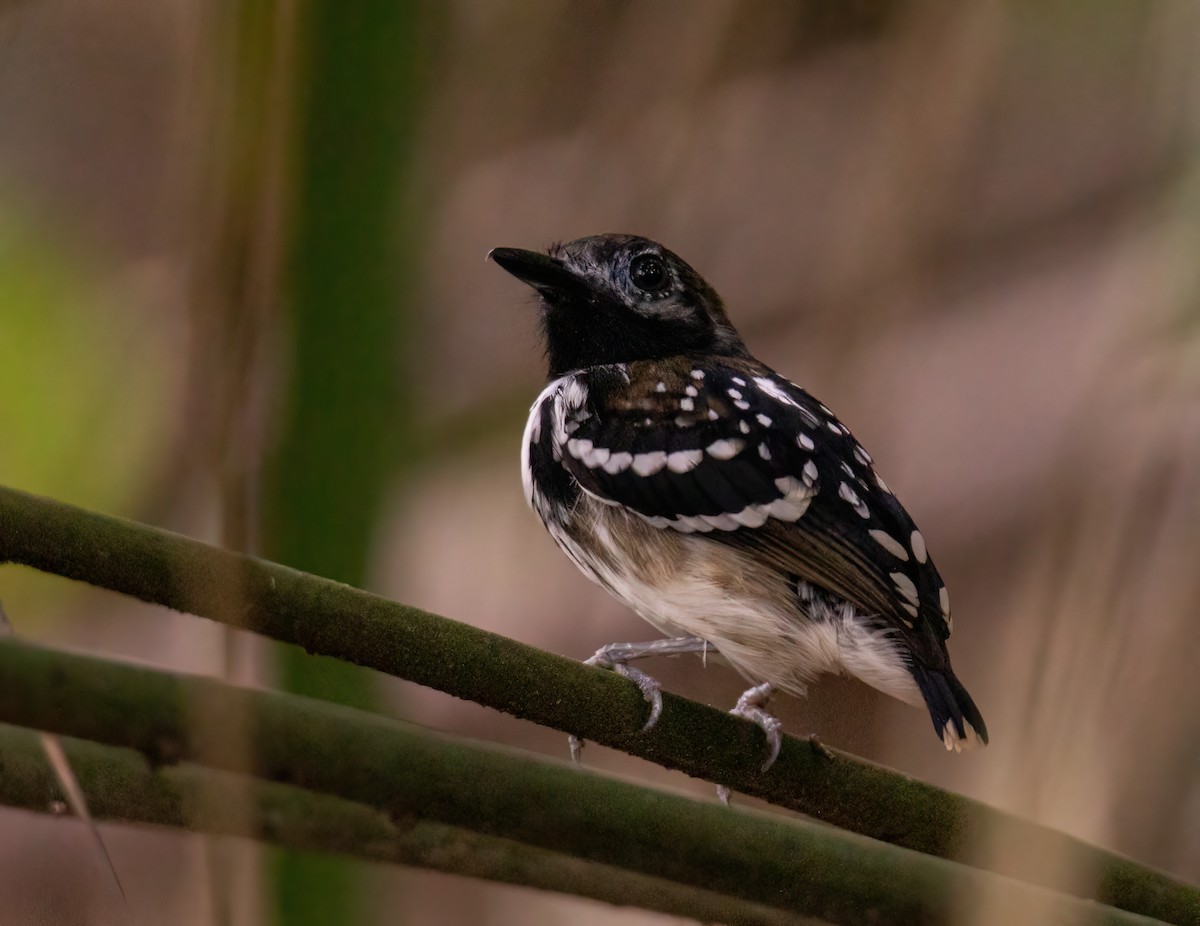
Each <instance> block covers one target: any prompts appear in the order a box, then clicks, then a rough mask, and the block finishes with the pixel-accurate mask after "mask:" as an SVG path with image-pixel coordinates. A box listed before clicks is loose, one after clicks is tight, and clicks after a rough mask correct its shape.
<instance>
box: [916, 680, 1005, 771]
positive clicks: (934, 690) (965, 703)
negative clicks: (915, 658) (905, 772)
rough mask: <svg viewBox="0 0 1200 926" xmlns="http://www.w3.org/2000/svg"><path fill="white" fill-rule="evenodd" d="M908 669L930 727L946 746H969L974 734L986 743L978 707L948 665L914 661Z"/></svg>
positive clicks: (985, 729) (983, 725) (956, 748)
mask: <svg viewBox="0 0 1200 926" xmlns="http://www.w3.org/2000/svg"><path fill="white" fill-rule="evenodd" d="M912 673H913V677H914V678H915V679H916V680H917V687H918V688H920V689H921V694H922V695H923V696H924V697H925V704H926V705H927V706H928V707H929V716H930V717H931V718H932V719H933V729H934V730H935V731H937V735H938V736H939V737H941V739H942V742H943V743H945V744H946V748H947V749H953V750H955V751H956V752H957V751H959V750H961V749H963V748H964V747H966V748H970V747H971V746H972V745H974V737H978V739H979V742H980V743H982V744H983V745H985V746H986V745H987V741H988V734H987V725H986V724H985V723H984V722H983V717H982V716H980V714H979V708H977V707H976V706H975V702H974V701H972V700H971V696H970V695H969V694H967V689H965V688H963V686H962V682H960V681H959V680H958V679H957V678H955V677H954V672H953V671H952V670H951V668H950V666H949V665H947V666H946V668H945V669H944V670H938V669H928V668H926V667H925V666H923V665H921V664H920V663H914V664H913V667H912Z"/></svg>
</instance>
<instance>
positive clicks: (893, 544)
mask: <svg viewBox="0 0 1200 926" xmlns="http://www.w3.org/2000/svg"><path fill="white" fill-rule="evenodd" d="M867 533H868V534H870V535H871V538H872V539H873V540H874V541H875V542H876V543H877V544H879V545H880V546H881V547H883V548H884V549H885V550H887V551H888V552H889V553H891V554H892V556H894V557H896V559H898V560H900V561H901V562H902V563H906V562H908V551H907V550H905V549H904V544H902V543H901V542H900V541H899V540H897V539H896V538H895V537H893V536H892V535H891V534H889V533H888V532H887V531H881V530H869V531H867Z"/></svg>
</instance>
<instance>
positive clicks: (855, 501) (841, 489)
mask: <svg viewBox="0 0 1200 926" xmlns="http://www.w3.org/2000/svg"><path fill="white" fill-rule="evenodd" d="M838 496H839V497H840V498H841V499H842V500H844V501H845V502H846V503H847V504H848V505H849V506H850V507H851V508H853V509H854V510H855V512H856V513H857V514H858V516H859V517H860V518H869V517H871V512H870V510H869V509H868V508H867V506H866V504H864V502H863V500H862V499H861V498H859V497H858V493H857V492H855V491H854V490H853V489H852V488H850V486H849V485H847V484H846V483H844V482H843V483H841V484H840V485H839V486H838Z"/></svg>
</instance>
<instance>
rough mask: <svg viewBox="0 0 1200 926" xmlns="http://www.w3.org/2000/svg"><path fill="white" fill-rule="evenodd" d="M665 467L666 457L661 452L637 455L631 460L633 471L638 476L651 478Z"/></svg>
mask: <svg viewBox="0 0 1200 926" xmlns="http://www.w3.org/2000/svg"><path fill="white" fill-rule="evenodd" d="M666 465H667V455H666V454H665V453H664V452H663V451H661V450H654V451H651V452H650V453H639V454H636V455H635V456H634V458H633V471H634V472H635V473H637V474H638V475H639V476H653V475H654V474H655V473H657V472H658V471H659V470H660V469H662V468H663V467H664V466H666Z"/></svg>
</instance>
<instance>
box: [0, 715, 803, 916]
mask: <svg viewBox="0 0 1200 926" xmlns="http://www.w3.org/2000/svg"><path fill="white" fill-rule="evenodd" d="M63 749H64V752H65V754H66V756H67V758H68V760H69V761H70V763H71V765H72V767H73V768H74V769H75V770H76V773H77V776H78V780H79V785H80V788H81V789H82V791H83V792H84V794H85V795H86V797H87V799H88V801H89V803H90V804H91V805H92V807H93V808H94V811H95V815H96V817H97V818H99V819H102V820H105V821H108V822H118V823H134V824H152V825H156V826H165V827H174V828H180V829H187V830H191V831H194V832H200V833H209V834H213V835H219V836H236V837H242V838H246V839H255V840H259V841H263V842H270V843H273V844H275V845H277V846H281V847H283V848H286V849H290V850H293V851H299V852H306V853H321V854H330V853H332V854H338V855H343V856H347V857H350V858H355V859H358V860H361V861H371V862H381V863H389V864H399V865H407V866H412V867H417V868H427V869H431V870H435V871H443V872H448V873H451V874H458V875H466V876H468V877H472V878H482V879H485V880H489V881H497V882H500V883H504V884H512V885H519V886H524V887H533V888H538V889H541V890H551V891H558V892H560V893H567V894H573V895H575V896H577V897H587V898H590V899H593V900H599V901H603V902H605V903H609V904H615V905H621V906H636V907H640V908H642V909H646V910H655V911H658V912H660V913H667V914H671V915H674V916H686V917H692V918H694V919H698V920H702V921H706V922H719V923H730V924H736V926H815V924H817V923H818V921H816V920H812V919H810V918H807V917H800V916H795V915H793V914H790V913H786V912H783V911H781V910H775V909H771V908H769V907H765V906H762V905H759V904H751V903H747V902H746V901H741V900H736V899H734V898H730V897H726V896H723V895H721V894H717V893H715V892H713V891H708V890H704V889H701V888H693V887H687V886H685V885H680V884H675V883H673V882H670V881H664V880H662V879H660V878H652V877H648V876H646V875H642V874H638V873H637V872H631V871H626V870H624V869H620V868H616V867H613V866H611V865H603V864H598V863H595V862H588V861H585V860H582V859H576V858H571V857H570V856H566V855H560V854H558V853H555V852H548V851H546V850H543V849H537V848H534V847H531V846H526V845H522V844H521V843H517V842H512V841H511V840H507V839H499V838H495V837H490V836H481V835H479V834H478V833H473V832H471V831H470V830H467V829H463V828H460V827H454V826H445V825H443V824H441V823H436V822H432V821H429V820H417V819H412V820H402V821H394V820H392V819H390V818H389V817H388V816H387V815H385V814H383V813H381V812H379V811H378V810H375V809H373V808H371V807H367V806H365V805H363V804H356V803H354V802H352V801H346V800H343V799H341V798H337V797H331V796H329V795H324V794H316V793H314V792H311V791H305V790H302V789H300V788H296V787H293V786H291V785H283V784H276V783H272V782H260V781H255V780H253V779H249V778H245V777H242V776H239V775H233V774H230V773H227V772H218V771H213V770H211V769H206V768H202V767H200V766H195V765H177V766H165V767H159V768H154V767H152V766H151V765H150V763H148V762H147V761H146V759H145V758H144V757H143V756H141V755H140V754H138V753H136V752H134V751H132V750H128V749H121V748H117V747H112V746H102V745H100V744H97V743H91V742H87V741H86V740H76V739H70V738H68V739H65V740H64V741H63ZM62 798H63V795H62V787H61V784H59V783H58V782H56V780H55V777H54V774H53V772H52V771H51V769H50V768H49V767H48V766H47V764H46V761H45V758H44V757H43V756H40V755H39V753H38V735H37V734H36V733H33V732H31V731H28V730H23V729H21V728H19V727H10V726H5V725H0V804H4V805H7V806H9V807H19V808H24V809H26V810H33V811H37V812H40V813H53V812H54V811H53V808H54V805H55V802H57V801H60V800H62ZM247 807H248V808H250V810H251V812H250V813H249V814H247V813H242V812H230V809H232V808H237V809H241V808H247Z"/></svg>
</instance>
